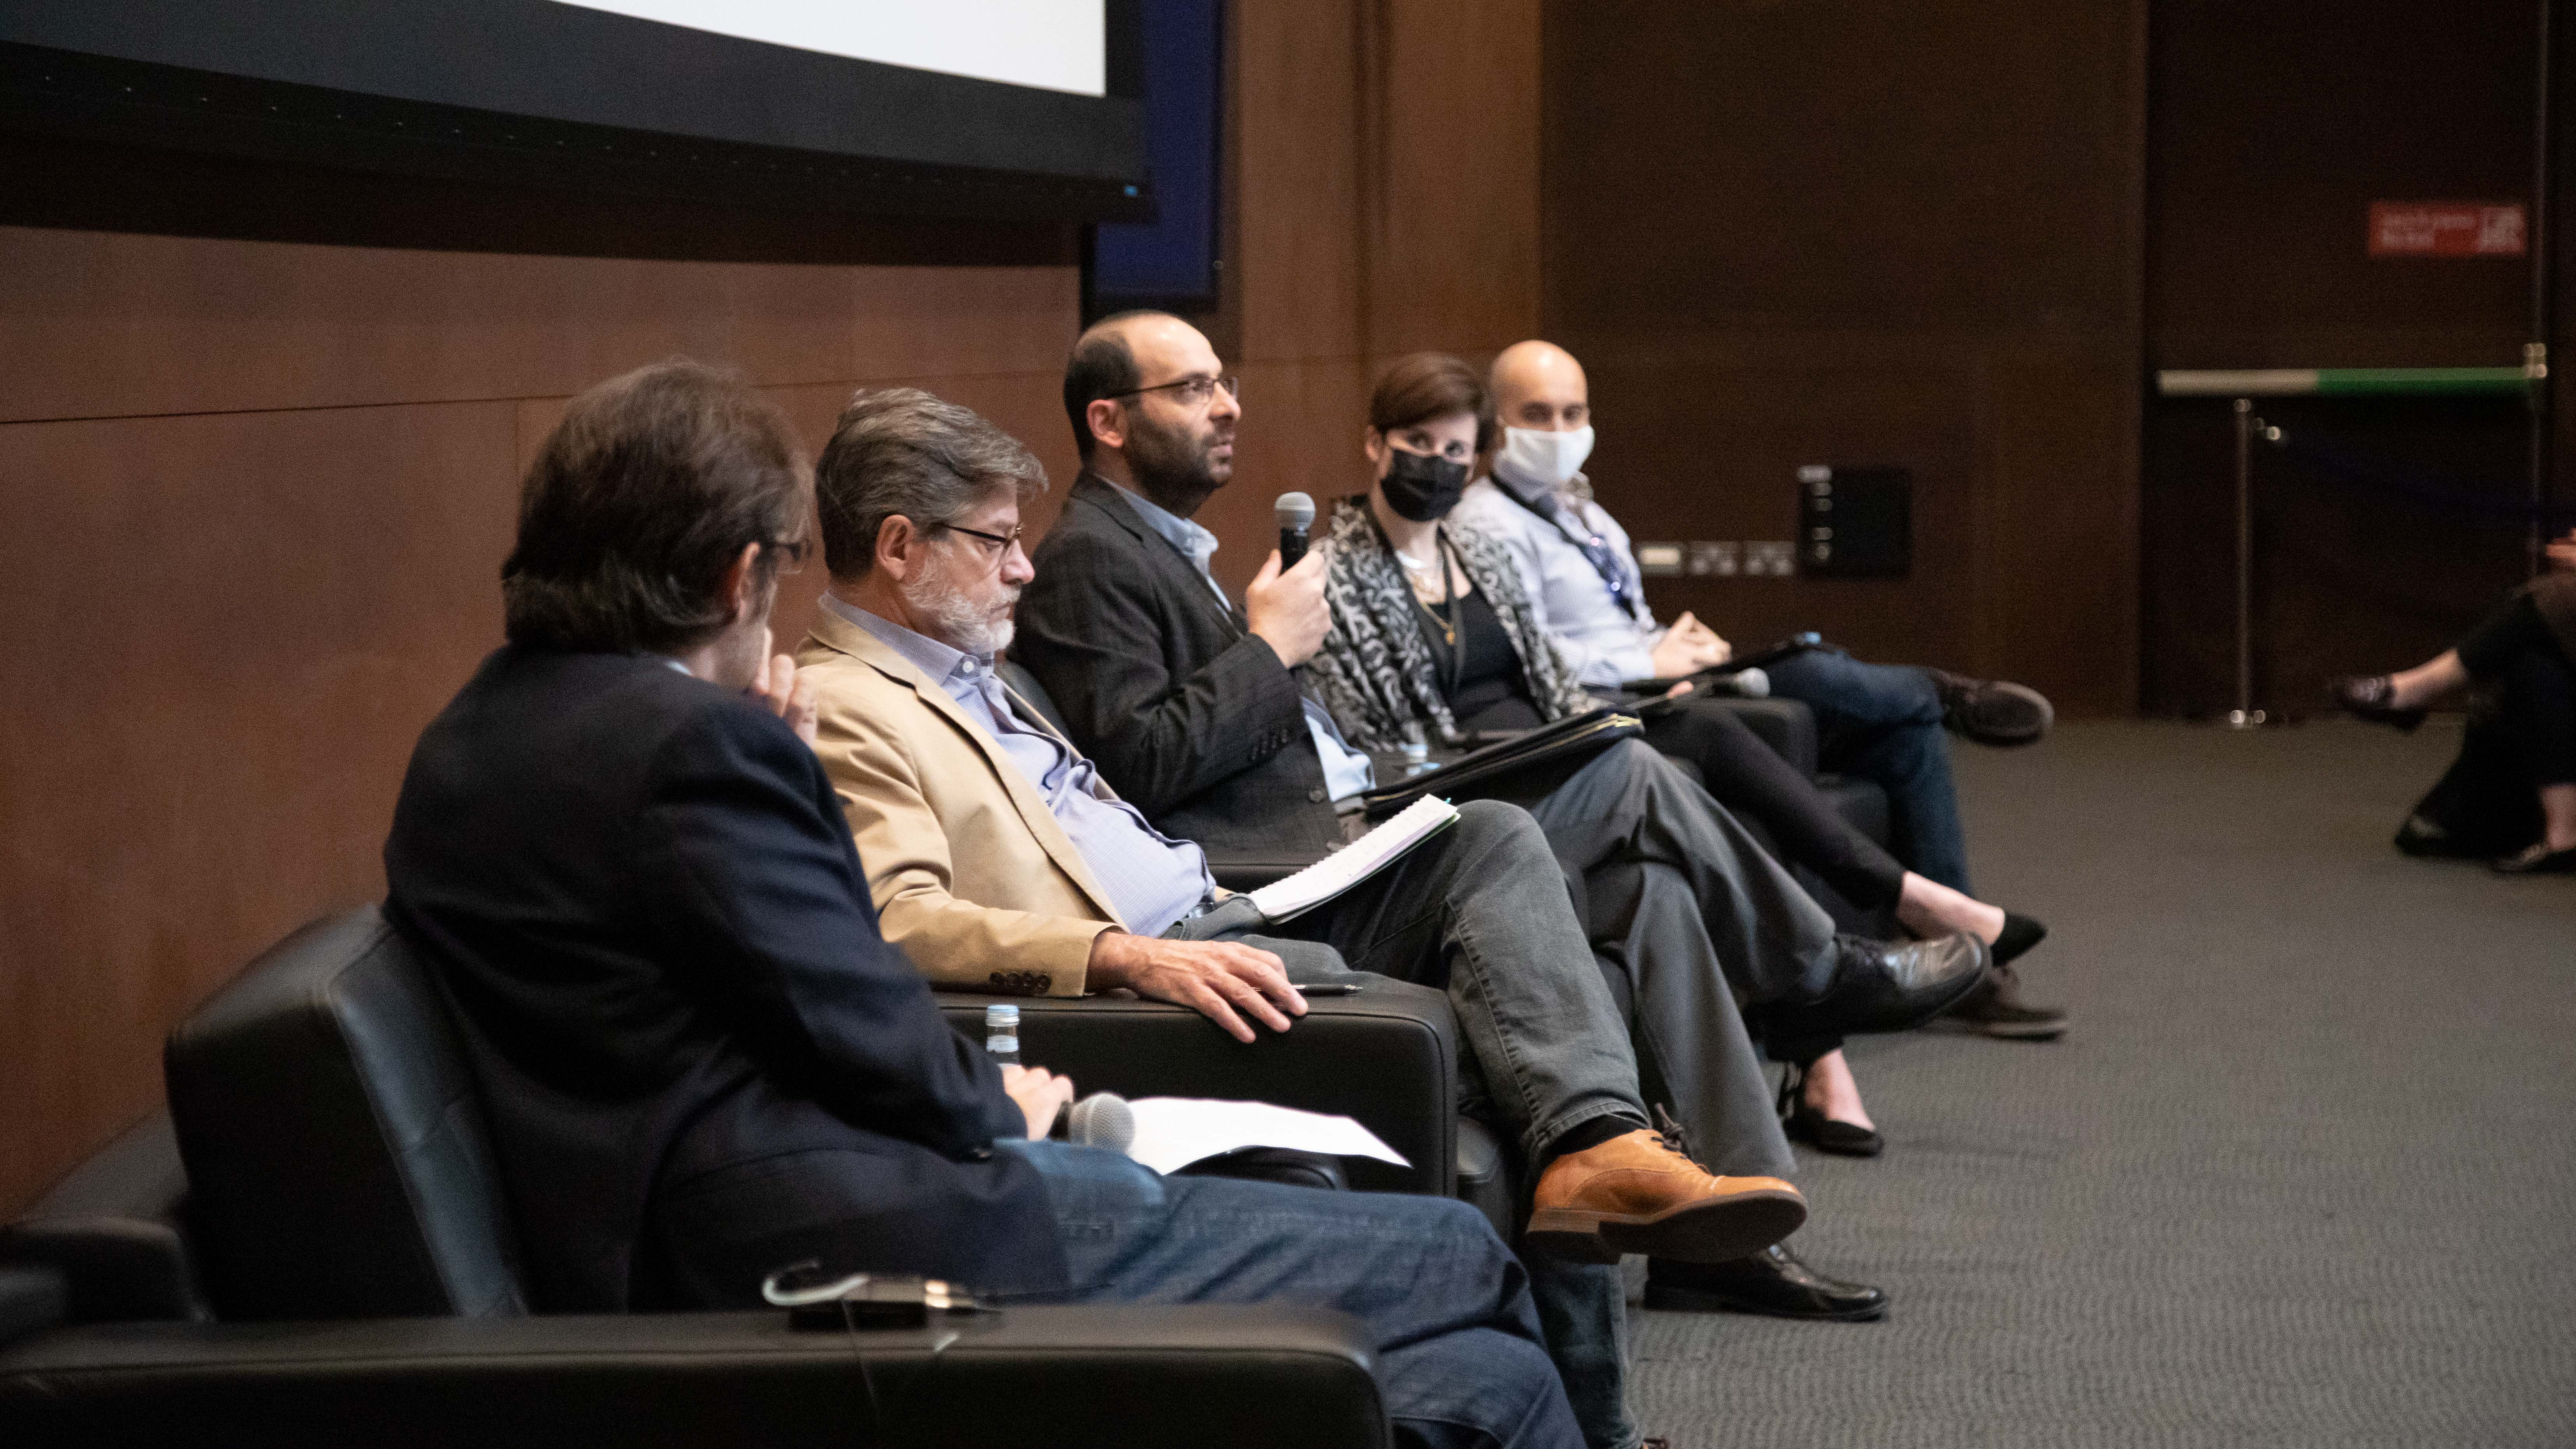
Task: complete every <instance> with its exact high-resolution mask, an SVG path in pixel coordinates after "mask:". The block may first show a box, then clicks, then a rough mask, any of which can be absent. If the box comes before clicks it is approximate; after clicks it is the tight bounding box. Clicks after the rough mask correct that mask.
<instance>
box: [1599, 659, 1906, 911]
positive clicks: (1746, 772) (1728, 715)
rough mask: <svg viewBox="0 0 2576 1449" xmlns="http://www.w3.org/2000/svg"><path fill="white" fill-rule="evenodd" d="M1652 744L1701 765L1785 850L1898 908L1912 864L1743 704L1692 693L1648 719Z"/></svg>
mask: <svg viewBox="0 0 2576 1449" xmlns="http://www.w3.org/2000/svg"><path fill="white" fill-rule="evenodd" d="M1646 743H1648V744H1650V745H1653V746H1654V747H1655V748H1656V749H1657V750H1660V751H1662V752H1663V753H1664V754H1667V755H1670V756H1672V757H1673V758H1674V759H1677V760H1688V761H1690V762H1691V763H1692V764H1694V765H1697V766H1698V767H1699V773H1700V777H1701V778H1702V779H1703V780H1705V781H1706V782H1707V785H1708V793H1709V794H1711V795H1713V796H1715V797H1716V798H1717V803H1719V804H1720V805H1723V806H1725V807H1726V808H1727V809H1729V810H1732V811H1734V812H1735V813H1736V814H1738V815H1741V816H1744V817H1745V818H1747V819H1750V820H1754V821H1758V822H1759V823H1760V824H1761V825H1762V827H1763V828H1764V829H1766V830H1768V831H1770V832H1771V838H1772V839H1773V840H1774V841H1777V842H1778V843H1779V846H1780V854H1781V855H1782V856H1784V857H1785V858H1787V859H1788V860H1790V861H1792V862H1794V863H1795V864H1798V865H1803V866H1805V867H1806V868H1807V869H1809V870H1812V871H1814V872H1815V873H1816V874H1817V875H1819V876H1822V877H1823V878H1824V881H1825V884H1827V885H1829V886H1832V887H1833V888H1834V889H1835V890H1837V891H1840V892H1841V893H1842V894H1843V897H1844V898H1845V899H1847V900H1849V901H1850V902H1851V903H1852V904H1853V905H1855V906H1858V907H1860V908H1861V909H1863V910H1879V909H1892V908H1893V907H1894V906H1895V905H1896V898H1897V896H1898V894H1899V893H1900V892H1902V891H1903V889H1904V887H1905V867H1904V866H1902V865H1900V864H1898V863H1897V861H1896V858H1895V857H1894V856H1892V855H1889V854H1888V853H1887V852H1886V851H1885V850H1883V849H1881V848H1880V847H1879V844H1878V842H1877V841H1875V840H1872V839H1870V838H1869V837H1868V836H1866V835H1863V834H1861V833H1860V832H1859V831H1858V830H1855V829H1853V828H1852V823H1851V822H1850V821H1848V820H1845V819H1844V818H1843V817H1842V814H1841V812H1840V811H1837V810H1836V809H1834V807H1833V803H1832V802H1831V801H1828V800H1827V799H1826V798H1825V797H1824V796H1823V795H1822V794H1820V793H1818V791H1817V790H1816V785H1815V782H1814V781H1812V780H1810V779H1808V778H1807V777H1806V776H1805V775H1802V774H1800V773H1799V772H1798V770H1797V767H1796V766H1793V765H1791V764H1790V763H1789V762H1788V761H1787V760H1784V759H1782V758H1780V752H1779V751H1778V750H1775V749H1773V748H1771V746H1770V745H1768V744H1766V743H1764V742H1763V739H1762V737H1761V736H1760V735H1757V734H1755V733H1754V732H1753V731H1752V729H1751V728H1750V727H1749V726H1747V725H1746V724H1745V723H1744V721H1743V720H1741V719H1738V718H1737V717H1736V714H1735V711H1733V710H1731V709H1729V708H1727V707H1726V706H1725V705H1724V704H1723V703H1721V702H1719V701H1717V700H1714V699H1687V700H1684V701H1682V702H1681V703H1680V705H1679V707H1677V708H1674V709H1671V710H1667V711H1666V712H1664V713H1663V714H1661V715H1659V716H1657V717H1656V718H1655V719H1654V720H1652V721H1651V722H1649V723H1648V724H1647V726H1646Z"/></svg>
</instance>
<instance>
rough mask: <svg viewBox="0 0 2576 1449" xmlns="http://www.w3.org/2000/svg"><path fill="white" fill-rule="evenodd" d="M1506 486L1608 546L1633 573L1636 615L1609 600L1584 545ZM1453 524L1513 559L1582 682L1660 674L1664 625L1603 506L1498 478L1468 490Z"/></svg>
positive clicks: (1541, 618)
mask: <svg viewBox="0 0 2576 1449" xmlns="http://www.w3.org/2000/svg"><path fill="white" fill-rule="evenodd" d="M1582 476H1583V475H1582V474H1580V473H1578V474H1576V475H1575V477H1576V478H1577V479H1581V478H1582ZM1506 488H1509V489H1511V490H1512V494H1513V495H1514V497H1519V498H1526V499H1528V500H1529V501H1530V502H1531V504H1533V505H1534V506H1536V507H1537V508H1539V509H1541V510H1542V511H1546V512H1548V513H1551V514H1553V515H1558V516H1561V517H1563V519H1564V521H1565V526H1566V527H1567V528H1569V529H1572V530H1574V531H1576V532H1578V533H1582V534H1588V535H1590V536H1593V537H1597V538H1599V539H1600V540H1601V541H1602V542H1603V543H1605V544H1607V545H1609V546H1610V550H1611V552H1613V553H1614V554H1616V555H1617V556H1618V561H1619V567H1620V568H1621V569H1622V570H1623V571H1624V572H1625V573H1626V574H1627V576H1628V588H1629V591H1630V593H1631V594H1632V595H1633V596H1635V597H1636V598H1637V599H1638V604H1637V608H1636V610H1635V612H1634V613H1631V612H1630V611H1629V610H1628V609H1627V608H1625V607H1623V606H1622V605H1621V604H1620V603H1619V601H1618V600H1616V599H1613V598H1612V597H1610V589H1609V586H1608V585H1607V584H1605V583H1603V582H1602V579H1601V571H1600V570H1599V569H1596V568H1594V567H1593V566H1592V561H1591V560H1590V559H1588V558H1585V557H1584V556H1583V548H1582V545H1580V544H1577V543H1575V542H1574V541H1573V540H1571V539H1569V538H1567V537H1566V536H1565V534H1564V533H1563V532H1560V531H1559V530H1558V528H1557V527H1556V525H1555V524H1553V523H1550V522H1549V521H1547V520H1546V519H1542V518H1540V517H1538V516H1537V515H1535V514H1533V513H1531V512H1530V510H1529V509H1528V508H1524V507H1522V506H1521V505H1520V504H1519V503H1516V502H1514V501H1513V498H1512V497H1506V496H1504V493H1503V490H1504V489H1506ZM1449 521H1450V525H1451V526H1452V527H1454V528H1466V529H1473V530H1475V531H1476V532H1477V533H1480V534H1482V535H1484V536H1485V537H1486V538H1488V539H1491V540H1492V541H1494V542H1495V543H1498V544H1501V545H1502V546H1503V551H1504V552H1505V553H1507V554H1509V555H1511V559H1512V562H1513V564H1514V565H1515V566H1517V567H1518V568H1519V570H1520V575H1521V587H1522V588H1523V589H1524V590H1525V591H1527V593H1528V594H1529V597H1530V609H1531V612H1533V613H1534V614H1536V615H1537V617H1538V624H1539V627H1540V628H1542V629H1545V630H1546V631H1547V632H1549V633H1550V634H1553V635H1555V636H1556V642H1557V644H1558V645H1559V647H1561V648H1562V649H1563V650H1564V652H1565V656H1566V658H1567V660H1568V661H1569V662H1571V663H1572V664H1573V665H1574V677H1575V679H1576V680H1577V681H1578V682H1579V683H1583V684H1593V685H1604V686H1607V685H1616V684H1619V683H1621V682H1623V681H1626V680H1630V679H1646V678H1650V677H1652V676H1653V674H1654V672H1655V646H1656V645H1657V644H1659V643H1661V642H1662V641H1663V637H1664V630H1663V626H1662V625H1660V624H1657V623H1656V622H1655V616H1654V615H1653V614H1652V613H1651V612H1649V611H1648V610H1647V608H1646V606H1645V603H1644V596H1643V594H1641V593H1639V592H1638V590H1639V589H1640V588H1641V586H1642V579H1641V577H1640V575H1639V574H1638V571H1637V559H1636V555H1635V554H1633V553H1632V552H1630V550H1629V547H1628V530H1626V529H1624V528H1621V527H1620V526H1619V520H1617V519H1615V518H1612V517H1611V516H1610V515H1609V514H1608V513H1607V512H1606V511H1604V510H1603V509H1602V507H1601V505H1600V504H1598V503H1595V502H1593V501H1592V500H1590V499H1589V498H1579V497H1573V496H1569V495H1568V494H1566V493H1564V492H1562V491H1560V490H1558V489H1555V488H1549V487H1545V486H1539V487H1531V486H1528V485H1525V484H1522V483H1517V482H1513V481H1510V480H1507V479H1505V478H1504V477H1502V475H1500V474H1499V473H1498V474H1495V475H1493V476H1490V477H1486V478H1480V479H1478V480H1477V481H1476V482H1475V483H1473V484H1471V485H1469V486H1468V489H1467V496H1466V497H1465V498H1463V499H1460V500H1459V503H1458V507H1457V509H1456V511H1455V512H1453V513H1451V514H1450V515H1449Z"/></svg>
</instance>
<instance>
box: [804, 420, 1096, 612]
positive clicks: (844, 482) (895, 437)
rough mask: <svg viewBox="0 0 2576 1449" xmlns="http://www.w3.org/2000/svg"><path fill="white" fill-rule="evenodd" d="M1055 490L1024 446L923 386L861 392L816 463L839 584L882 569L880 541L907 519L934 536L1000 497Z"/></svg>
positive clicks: (817, 510)
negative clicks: (892, 521)
mask: <svg viewBox="0 0 2576 1449" xmlns="http://www.w3.org/2000/svg"><path fill="white" fill-rule="evenodd" d="M1005 488H1007V489H1010V490H1011V491H1012V492H1014V493H1015V494H1017V495H1018V496H1019V497H1021V498H1023V499H1025V498H1027V497H1029V496H1030V495H1032V494H1036V493H1043V492H1045V491H1046V469H1045V467H1044V466H1042V465H1041V464H1040V463H1039V462H1038V460H1037V455H1036V454H1034V453H1031V452H1030V451H1029V450H1028V449H1027V448H1026V447H1023V446H1022V445H1021V443H1020V440H1019V439H1017V438H1014V437H1012V436H1011V435H1010V434H1008V433H1006V432H1003V431H1002V430H1001V429H1000V428H997V427H995V426H993V425H992V424H991V423H989V422H987V421H985V419H984V418H983V416H982V415H981V414H979V413H977V412H976V411H975V410H974V409H972V408H966V407H960V406H958V405H957V404H955V403H953V402H946V401H943V400H941V399H939V398H936V397H933V396H931V395H930V394H929V393H926V392H923V391H922V390H921V389H919V388H917V387H886V388H878V389H876V390H875V391H873V392H860V393H857V394H854V395H853V396H852V397H851V398H850V405H849V406H848V407H846V408H843V409H842V410H841V420H840V421H839V422H838V423H836V424H834V425H833V428H832V441H830V442H828V443H825V444H824V445H823V456H822V459H821V460H820V461H819V462H817V463H816V464H815V465H814V515H815V517H816V519H817V520H818V521H819V522H820V523H821V524H822V528H823V562H824V564H825V566H827V567H829V568H830V569H831V571H832V577H834V578H836V579H855V578H859V577H861V576H863V575H865V574H866V573H867V571H868V570H869V569H871V568H873V567H875V566H876V559H877V535H878V534H879V533H881V532H883V531H884V529H885V521H886V520H887V519H889V518H892V517H894V516H896V515H897V514H901V515H902V516H903V517H905V518H909V519H911V520H912V526H913V527H915V528H917V529H921V530H923V531H925V532H926V531H928V530H930V529H934V528H937V527H939V526H940V525H942V524H945V523H953V522H955V521H956V520H957V519H959V518H961V517H963V516H964V515H965V514H967V513H968V512H970V511H972V510H973V509H974V508H975V506H976V505H977V504H979V503H982V502H983V501H985V500H986V499H988V498H991V497H992V496H993V495H994V494H995V493H997V492H999V491H1001V490H1003V489H1005Z"/></svg>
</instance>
